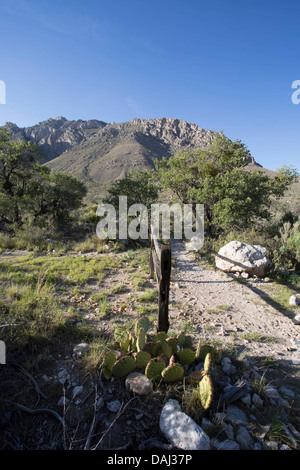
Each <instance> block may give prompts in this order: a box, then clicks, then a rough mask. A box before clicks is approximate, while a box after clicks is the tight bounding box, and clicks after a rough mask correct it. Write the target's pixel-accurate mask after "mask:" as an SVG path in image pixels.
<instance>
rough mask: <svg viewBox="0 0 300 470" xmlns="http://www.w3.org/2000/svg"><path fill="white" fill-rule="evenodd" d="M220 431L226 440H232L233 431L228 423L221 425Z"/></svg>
mask: <svg viewBox="0 0 300 470" xmlns="http://www.w3.org/2000/svg"><path fill="white" fill-rule="evenodd" d="M222 430H223V431H224V432H225V434H226V436H227V437H228V439H231V440H233V439H234V429H233V426H232V425H231V424H229V423H222Z"/></svg>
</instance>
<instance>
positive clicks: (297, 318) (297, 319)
mask: <svg viewBox="0 0 300 470" xmlns="http://www.w3.org/2000/svg"><path fill="white" fill-rule="evenodd" d="M293 322H294V323H295V325H300V314H298V315H296V316H295V317H294V318H293Z"/></svg>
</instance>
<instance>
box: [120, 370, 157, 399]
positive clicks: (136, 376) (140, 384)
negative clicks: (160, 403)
mask: <svg viewBox="0 0 300 470" xmlns="http://www.w3.org/2000/svg"><path fill="white" fill-rule="evenodd" d="M125 385H126V388H127V390H131V391H132V392H133V393H136V394H137V395H149V393H151V392H152V390H153V386H152V382H151V380H149V379H148V377H146V376H145V375H144V374H141V373H140V372H132V373H131V374H129V375H128V376H127V378H126V381H125Z"/></svg>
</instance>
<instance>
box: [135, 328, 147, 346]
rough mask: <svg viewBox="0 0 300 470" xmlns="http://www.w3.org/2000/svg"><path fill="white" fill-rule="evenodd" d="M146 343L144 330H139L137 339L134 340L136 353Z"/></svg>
mask: <svg viewBox="0 0 300 470" xmlns="http://www.w3.org/2000/svg"><path fill="white" fill-rule="evenodd" d="M145 342H146V332H145V330H144V328H142V327H141V328H140V329H139V331H138V334H137V339H136V348H137V350H138V351H142V350H143V349H144V346H145Z"/></svg>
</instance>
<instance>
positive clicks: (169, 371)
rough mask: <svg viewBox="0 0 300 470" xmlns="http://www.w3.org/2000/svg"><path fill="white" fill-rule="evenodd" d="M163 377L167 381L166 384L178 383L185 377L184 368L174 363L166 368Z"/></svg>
mask: <svg viewBox="0 0 300 470" xmlns="http://www.w3.org/2000/svg"><path fill="white" fill-rule="evenodd" d="M161 375H162V377H163V378H164V379H165V381H166V382H168V383H173V382H176V381H177V380H180V379H182V377H183V375H184V368H183V367H182V365H181V364H176V363H174V364H171V365H169V366H168V367H166V368H165V369H164V370H163V371H162V373H161Z"/></svg>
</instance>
